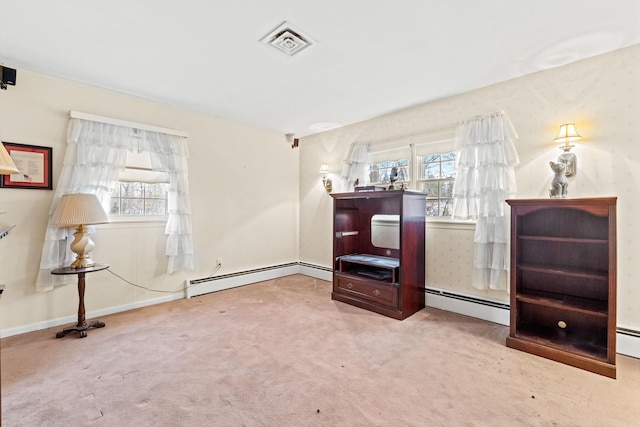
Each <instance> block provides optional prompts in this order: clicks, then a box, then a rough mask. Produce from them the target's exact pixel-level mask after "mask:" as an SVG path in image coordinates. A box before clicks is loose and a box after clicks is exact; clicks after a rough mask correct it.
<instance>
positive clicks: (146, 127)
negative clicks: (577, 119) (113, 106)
mask: <svg viewBox="0 0 640 427" xmlns="http://www.w3.org/2000/svg"><path fill="white" fill-rule="evenodd" d="M69 117H70V118H72V119H81V120H89V121H91V122H98V123H106V124H109V125H116V126H122V127H127V128H132V129H140V130H148V131H150V132H158V133H165V134H167V135H175V136H180V137H182V138H188V137H189V134H188V133H187V132H183V131H181V130H175V129H169V128H163V127H160V126H154V125H147V124H144V123H136V122H129V121H127V120H120V119H114V118H111V117H104V116H97V115H95V114H89V113H82V112H79V111H70V112H69Z"/></svg>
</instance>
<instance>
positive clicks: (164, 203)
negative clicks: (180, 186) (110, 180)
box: [109, 151, 169, 218]
mask: <svg viewBox="0 0 640 427" xmlns="http://www.w3.org/2000/svg"><path fill="white" fill-rule="evenodd" d="M168 183H169V175H168V174H167V173H164V172H155V171H153V170H151V157H150V156H149V153H148V152H144V151H143V152H133V151H127V160H126V168H125V170H124V171H123V172H121V173H120V176H119V181H118V183H117V184H116V185H114V186H113V187H112V188H111V201H110V207H109V215H112V216H134V217H140V218H142V217H151V216H156V217H157V216H166V215H167V214H168V211H167V207H168V198H167V194H168V190H169V184H168Z"/></svg>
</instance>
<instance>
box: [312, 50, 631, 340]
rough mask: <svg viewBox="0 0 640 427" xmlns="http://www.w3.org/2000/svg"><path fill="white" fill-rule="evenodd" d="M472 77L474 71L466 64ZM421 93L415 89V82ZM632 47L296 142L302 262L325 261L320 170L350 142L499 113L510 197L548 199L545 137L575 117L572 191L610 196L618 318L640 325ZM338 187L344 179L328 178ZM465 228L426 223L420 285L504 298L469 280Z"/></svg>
mask: <svg viewBox="0 0 640 427" xmlns="http://www.w3.org/2000/svg"><path fill="white" fill-rule="evenodd" d="M469 72H470V73H472V72H473V70H469ZM416 91H417V92H419V91H420V88H419V87H417V88H416ZM639 101H640V46H638V45H636V46H634V47H631V48H627V49H624V50H620V51H616V52H613V53H609V54H605V55H601V56H598V57H594V58H590V59H588V60H584V61H581V62H578V63H574V64H570V65H567V66H563V67H559V68H555V69H552V70H547V71H543V72H539V73H536V74H533V75H529V76H526V77H522V78H518V79H514V80H511V81H508V82H505V83H500V84H496V85H493V86H489V87H486V88H482V89H479V90H476V91H473V92H468V93H465V94H462V95H458V96H453V97H450V98H446V99H442V100H439V101H435V102H430V103H426V104H422V105H419V106H416V107H413V108H410V109H407V110H404V111H400V112H397V113H394V114H390V115H386V116H383V117H379V118H377V119H374V120H369V121H366V122H362V123H358V124H355V125H352V126H347V127H344V128H340V129H336V130H333V131H329V132H325V133H322V134H316V135H313V136H310V137H307V138H304V139H303V140H302V141H301V144H300V145H301V151H300V220H301V223H300V258H301V261H305V262H310V263H315V264H319V265H324V266H330V265H331V256H332V255H331V221H332V220H331V206H332V199H331V197H330V196H328V195H327V194H326V193H325V192H324V191H323V189H322V186H321V183H320V176H319V175H318V169H319V167H320V164H321V163H328V164H330V165H331V166H332V169H333V170H334V171H338V172H339V171H340V168H341V165H342V161H343V158H344V157H345V155H346V151H347V147H348V145H349V144H350V143H351V142H352V141H357V140H364V141H370V140H374V141H377V140H383V139H386V138H396V137H401V136H402V135H409V134H413V133H416V132H424V131H428V130H429V129H433V128H440V127H443V126H448V125H450V124H453V123H457V122H460V121H462V120H464V119H467V118H469V117H472V116H475V115H477V114H483V113H488V112H492V111H495V110H498V109H500V110H504V111H505V112H506V113H507V115H508V116H509V118H510V119H511V121H512V122H513V124H514V125H515V128H516V130H517V132H518V133H519V137H520V138H519V140H518V141H517V144H516V147H517V149H518V153H519V155H520V164H519V165H518V166H517V167H516V179H517V184H518V194H517V197H520V198H525V197H548V190H547V189H548V186H549V183H550V181H551V176H552V174H551V171H550V169H549V165H548V163H549V161H550V160H555V159H556V158H557V157H558V155H559V154H560V152H561V151H560V150H559V149H558V148H557V145H554V143H553V138H554V137H555V136H556V134H557V132H558V129H559V126H560V125H561V124H563V123H567V122H575V123H576V127H577V129H578V131H579V132H580V133H581V134H582V136H583V139H582V140H581V141H579V142H578V146H577V147H576V148H575V149H574V152H575V153H576V154H577V156H578V174H577V176H575V177H573V178H570V179H569V182H570V185H569V196H570V197H597V196H617V197H618V324H619V325H620V326H625V327H630V328H633V329H636V330H638V329H640V311H638V310H637V309H636V307H637V305H638V304H639V303H640V288H639V287H638V286H636V280H635V276H636V275H637V271H636V270H635V267H636V266H637V265H639V264H640V258H639V257H640V255H639V253H638V251H637V247H638V245H639V244H640V224H639V223H638V222H636V221H635V217H636V215H635V214H634V212H636V211H638V209H640V199H639V197H638V195H639V194H638V188H639V185H640V148H639V147H640V145H639V144H638V142H637V138H638V135H640V107H639V106H640V102H639ZM334 182H335V184H336V185H335V186H336V188H342V185H343V183H341V182H340V180H339V179H338V178H337V177H335V176H334ZM472 244H473V230H469V229H465V228H464V227H459V226H442V225H438V226H434V225H433V224H431V225H430V226H429V227H428V229H427V279H426V280H427V284H428V285H430V286H435V287H439V288H443V289H448V290H452V291H456V292H461V293H466V294H475V295H479V296H482V297H485V298H491V299H497V300H501V301H505V302H507V301H508V295H507V293H506V292H495V291H487V292H484V291H478V290H474V289H472V288H471V287H470V286H469V281H470V280H469V279H470V274H471V257H472V254H473V247H472Z"/></svg>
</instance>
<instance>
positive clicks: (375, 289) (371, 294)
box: [334, 275, 398, 307]
mask: <svg viewBox="0 0 640 427" xmlns="http://www.w3.org/2000/svg"><path fill="white" fill-rule="evenodd" d="M334 288H335V291H336V292H339V293H341V294H344V295H349V296H352V297H356V298H360V299H365V300H368V301H372V302H376V303H378V304H383V305H387V306H390V307H397V306H398V286H397V285H394V284H387V283H380V282H375V281H368V280H362V279H356V278H354V277H351V276H341V275H336V281H335V283H334Z"/></svg>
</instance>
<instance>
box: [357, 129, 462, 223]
mask: <svg viewBox="0 0 640 427" xmlns="http://www.w3.org/2000/svg"><path fill="white" fill-rule="evenodd" d="M454 136H455V128H442V129H438V130H434V131H432V132H425V133H422V134H419V135H413V136H408V137H406V138H399V139H396V140H395V141H393V142H388V141H382V142H378V143H372V144H371V145H370V147H369V158H370V161H368V164H369V165H371V164H374V163H382V162H383V161H385V159H386V161H397V160H400V159H402V157H399V156H398V153H406V154H407V156H408V158H407V160H408V168H409V181H408V182H407V188H408V189H410V190H416V191H419V183H420V182H422V181H425V180H423V179H420V170H419V167H420V165H421V162H420V158H421V157H424V156H427V155H429V154H446V153H450V152H455V154H456V157H457V155H458V154H459V153H457V152H456V150H455V147H454ZM396 182H402V181H396ZM368 185H381V186H388V185H389V183H384V182H368ZM452 198H453V197H452ZM425 212H426V206H425ZM426 220H427V222H434V223H435V222H443V223H453V224H459V225H461V226H462V227H464V228H467V227H466V226H475V221H473V220H469V221H467V220H458V219H453V217H452V216H427V217H426Z"/></svg>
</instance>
